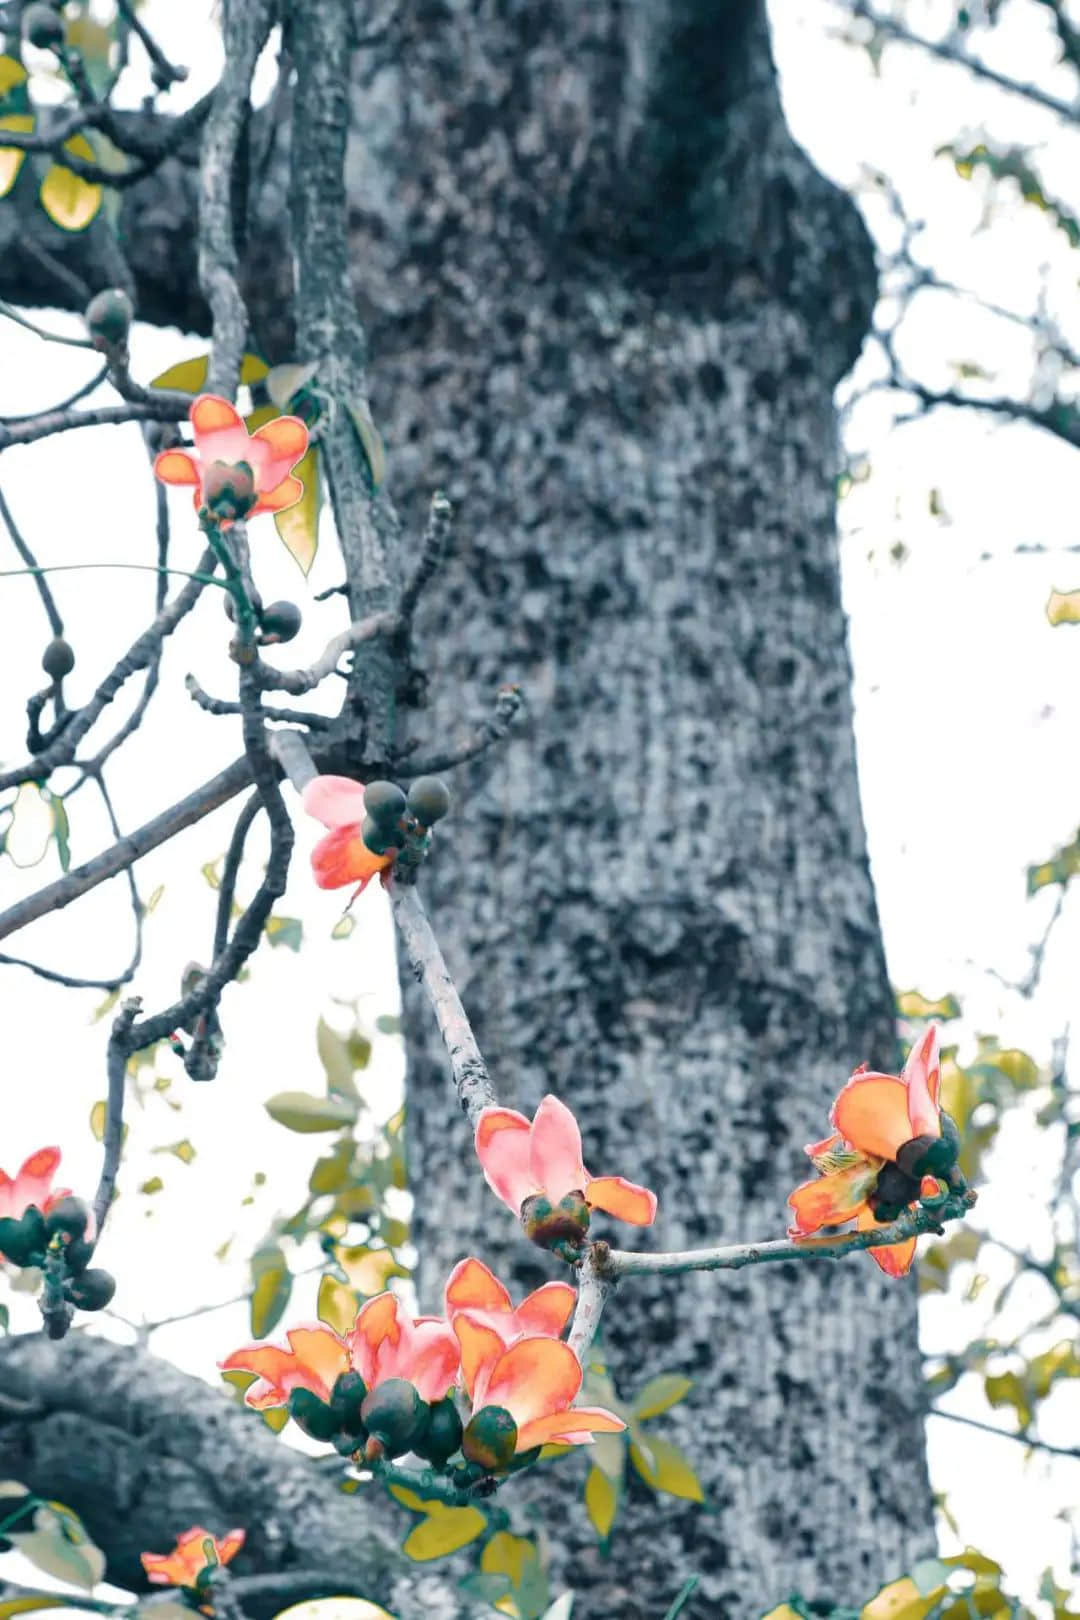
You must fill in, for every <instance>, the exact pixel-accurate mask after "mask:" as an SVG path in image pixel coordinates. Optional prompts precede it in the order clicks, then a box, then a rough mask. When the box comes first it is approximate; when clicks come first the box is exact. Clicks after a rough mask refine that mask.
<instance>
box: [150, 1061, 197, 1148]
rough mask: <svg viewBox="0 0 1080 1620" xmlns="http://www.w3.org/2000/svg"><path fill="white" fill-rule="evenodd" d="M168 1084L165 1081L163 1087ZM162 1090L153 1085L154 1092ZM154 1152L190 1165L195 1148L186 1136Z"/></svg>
mask: <svg viewBox="0 0 1080 1620" xmlns="http://www.w3.org/2000/svg"><path fill="white" fill-rule="evenodd" d="M168 1084H169V1082H168V1080H167V1079H166V1081H165V1085H166V1086H167V1085H168ZM164 1089H165V1087H164V1086H160V1085H156V1084H155V1090H158V1091H163V1090H164ZM154 1152H155V1153H171V1154H172V1156H173V1158H174V1159H179V1160H180V1163H181V1164H190V1163H191V1161H192V1159H194V1157H195V1148H194V1147H193V1145H192V1144H191V1143H190V1142H189V1141H188V1139H187V1137H186V1136H185V1137H184V1139H183V1141H182V1142H170V1143H168V1144H167V1146H165V1147H157V1148H155V1149H154Z"/></svg>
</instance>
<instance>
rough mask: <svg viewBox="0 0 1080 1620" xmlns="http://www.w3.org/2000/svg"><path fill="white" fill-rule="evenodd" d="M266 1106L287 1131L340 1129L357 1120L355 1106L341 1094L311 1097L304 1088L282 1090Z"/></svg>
mask: <svg viewBox="0 0 1080 1620" xmlns="http://www.w3.org/2000/svg"><path fill="white" fill-rule="evenodd" d="M263 1107H264V1108H265V1109H266V1112H267V1113H268V1114H269V1115H270V1118H271V1119H275V1120H277V1123H278V1124H279V1125H284V1126H285V1128H286V1129H287V1130H290V1131H301V1132H304V1133H309V1132H313V1131H337V1130H340V1129H341V1127H342V1126H343V1125H351V1124H352V1123H353V1122H354V1120H355V1119H356V1105H355V1104H354V1103H350V1102H346V1101H343V1100H342V1099H341V1098H338V1097H312V1096H309V1095H308V1093H307V1092H305V1091H279V1092H278V1093H277V1094H276V1096H273V1097H270V1098H269V1099H268V1100H267V1101H266V1102H265V1103H264V1104H263Z"/></svg>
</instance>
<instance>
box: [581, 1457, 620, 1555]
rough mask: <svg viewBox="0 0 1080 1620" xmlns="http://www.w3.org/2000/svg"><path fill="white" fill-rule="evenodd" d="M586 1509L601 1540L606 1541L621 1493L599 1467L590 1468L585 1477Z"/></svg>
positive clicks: (617, 1508) (617, 1509)
mask: <svg viewBox="0 0 1080 1620" xmlns="http://www.w3.org/2000/svg"><path fill="white" fill-rule="evenodd" d="M585 1511H586V1513H587V1514H588V1515H589V1519H590V1521H591V1522H592V1526H593V1529H594V1530H595V1531H596V1533H597V1535H598V1536H599V1537H600V1540H601V1541H606V1540H607V1538H608V1535H609V1534H610V1531H611V1527H612V1525H613V1524H614V1523H615V1515H616V1513H617V1512H618V1511H619V1493H618V1490H617V1489H616V1487H615V1486H614V1485H613V1484H612V1483H611V1481H610V1479H608V1477H607V1475H606V1474H605V1473H603V1472H602V1470H601V1469H599V1468H590V1469H589V1472H588V1474H587V1476H586V1479H585Z"/></svg>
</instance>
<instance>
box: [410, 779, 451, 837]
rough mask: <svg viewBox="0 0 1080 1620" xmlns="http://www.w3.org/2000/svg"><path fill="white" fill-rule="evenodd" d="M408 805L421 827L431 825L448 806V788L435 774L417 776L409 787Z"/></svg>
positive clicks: (443, 813)
mask: <svg viewBox="0 0 1080 1620" xmlns="http://www.w3.org/2000/svg"><path fill="white" fill-rule="evenodd" d="M408 805H409V809H410V810H411V811H412V813H413V815H414V816H415V817H416V819H417V821H418V822H419V823H420V825H421V826H422V827H433V826H434V825H435V823H436V822H437V821H441V820H442V818H443V816H445V815H446V812H447V811H448V810H449V808H450V789H449V788H448V787H447V785H446V783H445V782H440V780H439V778H438V777H437V776H418V777H417V779H416V781H415V782H414V783H413V785H412V787H411V788H410V789H409V798H408Z"/></svg>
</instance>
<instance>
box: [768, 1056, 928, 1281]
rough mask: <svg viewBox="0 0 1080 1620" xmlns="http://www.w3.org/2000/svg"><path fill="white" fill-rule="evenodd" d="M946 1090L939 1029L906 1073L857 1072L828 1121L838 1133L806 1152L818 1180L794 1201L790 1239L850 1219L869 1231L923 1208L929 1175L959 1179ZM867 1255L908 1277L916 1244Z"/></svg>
mask: <svg viewBox="0 0 1080 1620" xmlns="http://www.w3.org/2000/svg"><path fill="white" fill-rule="evenodd" d="M940 1087H941V1064H940V1059H939V1053H938V1030H937V1026H936V1025H934V1024H931V1025H930V1026H929V1028H928V1029H927V1030H926V1032H925V1033H924V1035H923V1036H922V1038H921V1039H920V1040H918V1041H917V1042H916V1043H915V1045H914V1046H913V1047H912V1049H911V1051H910V1053H909V1054H908V1060H907V1062H906V1063H905V1065H904V1071H903V1073H902V1074H900V1075H893V1074H879V1073H877V1072H876V1071H874V1070H871V1069H868V1068H867V1067H866V1065H865V1064H863V1066H862V1067H861V1068H859V1069H856V1071H855V1073H854V1074H853V1075H852V1077H851V1079H850V1080H849V1081H848V1083H847V1085H846V1086H844V1088H843V1090H842V1091H841V1093H840V1095H839V1096H838V1097H837V1099H836V1102H835V1103H834V1104H833V1107H832V1112H831V1114H830V1116H829V1117H830V1119H831V1121H832V1123H833V1125H834V1126H835V1127H836V1132H835V1134H834V1135H832V1136H827V1137H826V1138H825V1139H824V1140H823V1141H821V1142H812V1143H811V1144H810V1145H809V1146H808V1147H807V1149H806V1152H807V1153H808V1154H809V1156H810V1158H811V1159H812V1160H813V1163H814V1167H815V1169H816V1170H818V1172H819V1175H818V1178H817V1179H816V1180H814V1181H807V1182H804V1183H803V1184H802V1186H801V1187H796V1189H795V1191H794V1192H793V1193H792V1194H791V1196H790V1197H789V1198H788V1203H789V1204H790V1205H791V1207H792V1209H793V1210H794V1212H795V1221H794V1225H792V1226H791V1227H789V1229H788V1232H789V1236H791V1237H794V1238H799V1237H806V1236H808V1235H809V1234H810V1233H811V1232H817V1231H819V1230H820V1229H821V1227H823V1226H839V1225H841V1224H842V1223H843V1222H845V1221H851V1220H853V1221H854V1222H855V1223H856V1226H857V1227H858V1229H859V1230H860V1231H864V1230H867V1229H869V1228H871V1227H873V1226H875V1225H878V1224H881V1223H883V1222H886V1221H892V1220H895V1219H896V1217H897V1216H898V1215H899V1213H900V1211H901V1210H902V1209H905V1208H908V1207H910V1206H911V1205H912V1204H914V1203H916V1202H917V1200H918V1197H919V1193H920V1190H921V1188H922V1186H923V1183H924V1182H925V1180H926V1178H927V1177H928V1176H929V1177H930V1178H931V1181H932V1178H933V1176H935V1175H936V1174H937V1173H938V1172H941V1173H947V1174H950V1175H951V1176H952V1177H953V1178H954V1179H955V1174H956V1173H955V1171H954V1169H953V1167H954V1166H955V1163H956V1127H955V1126H954V1125H953V1123H952V1121H951V1120H950V1119H949V1116H948V1115H947V1114H946V1115H943V1114H942V1113H941V1110H940V1109H939V1107H938V1092H939V1090H940ZM943 1119H944V1121H945V1126H944V1128H943V1125H942V1121H943ZM932 1187H936V1182H933V1181H932ZM868 1252H869V1253H870V1255H871V1256H872V1257H873V1259H874V1260H875V1261H876V1262H877V1264H878V1265H879V1266H880V1267H881V1269H882V1271H885V1272H887V1273H888V1274H889V1275H890V1276H892V1277H902V1276H904V1274H905V1273H906V1272H907V1271H909V1270H910V1268H911V1262H912V1260H913V1259H914V1257H915V1239H914V1238H908V1239H907V1240H905V1242H903V1243H896V1244H891V1245H885V1246H884V1247H881V1248H871V1249H870V1250H869V1251H868Z"/></svg>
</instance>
